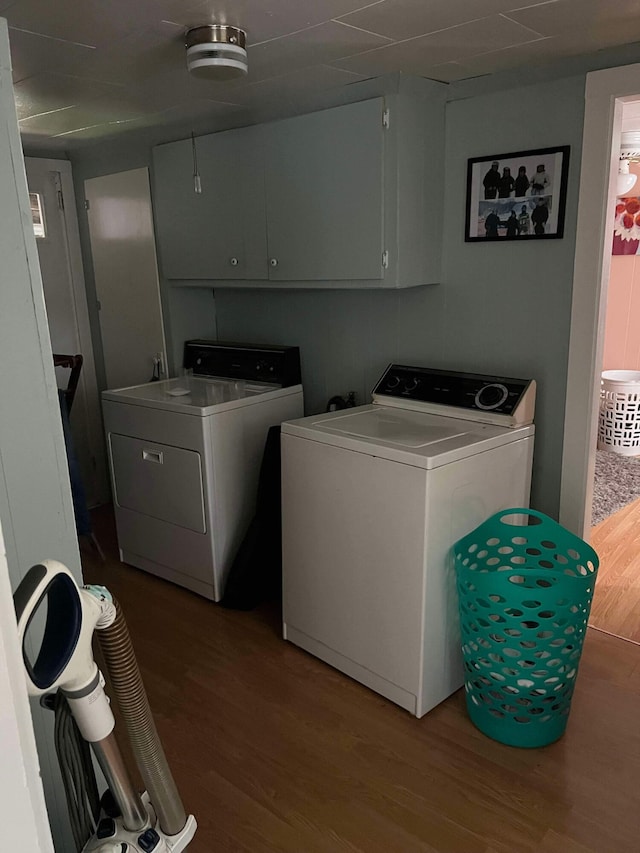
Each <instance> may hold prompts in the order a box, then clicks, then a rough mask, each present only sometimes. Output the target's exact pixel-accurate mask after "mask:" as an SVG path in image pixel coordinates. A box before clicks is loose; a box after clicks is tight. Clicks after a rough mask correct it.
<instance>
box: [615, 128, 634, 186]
mask: <svg viewBox="0 0 640 853" xmlns="http://www.w3.org/2000/svg"><path fill="white" fill-rule="evenodd" d="M639 161H640V131H637V130H628V131H625V132H624V133H623V134H622V135H621V137H620V166H619V167H618V185H617V188H616V195H617V196H626V195H629V193H630V192H631V190H632V189H633V188H634V186H635V184H636V181H637V179H638V176H637V175H634V174H632V173H631V172H629V163H630V162H631V163H637V162H639Z"/></svg>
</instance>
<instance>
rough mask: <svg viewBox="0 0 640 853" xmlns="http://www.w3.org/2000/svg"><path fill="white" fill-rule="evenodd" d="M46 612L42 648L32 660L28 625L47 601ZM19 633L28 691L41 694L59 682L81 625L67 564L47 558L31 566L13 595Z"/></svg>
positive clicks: (76, 598) (75, 587)
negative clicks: (28, 647) (29, 651)
mask: <svg viewBox="0 0 640 853" xmlns="http://www.w3.org/2000/svg"><path fill="white" fill-rule="evenodd" d="M45 601H46V607H47V615H46V621H45V626H44V634H43V636H42V642H41V644H40V651H39V652H38V654H37V657H36V659H35V661H32V660H31V659H30V657H29V655H28V653H27V649H26V637H27V633H28V630H29V626H30V625H31V622H32V620H33V618H34V617H35V615H36V613H37V612H38V610H39V609H40V608H41V607H42V606H43V605H44V604H45ZM13 604H14V607H15V611H16V619H17V621H18V636H19V639H20V645H21V646H22V658H23V661H24V666H25V670H26V673H27V682H28V688H29V693H31V694H32V695H35V696H38V695H41V694H43V693H46V692H47V691H49V690H52V689H54V688H55V687H57V686H58V683H59V681H60V680H61V676H62V675H63V673H64V671H65V669H66V668H67V666H68V665H69V663H70V661H71V659H72V658H73V655H74V652H75V650H76V646H77V644H78V639H79V637H80V629H81V627H82V603H81V600H80V592H79V590H78V587H77V584H76V582H75V580H74V578H73V576H72V574H71V572H70V571H69V570H68V569H67V567H66V566H63V565H62V563H58V562H57V561H56V560H44V561H43V562H42V563H38V564H37V565H35V566H32V567H31V568H30V569H29V571H28V572H27V574H26V575H25V576H24V578H23V579H22V581H21V582H20V585H19V586H18V588H17V589H16V591H15V593H14V595H13Z"/></svg>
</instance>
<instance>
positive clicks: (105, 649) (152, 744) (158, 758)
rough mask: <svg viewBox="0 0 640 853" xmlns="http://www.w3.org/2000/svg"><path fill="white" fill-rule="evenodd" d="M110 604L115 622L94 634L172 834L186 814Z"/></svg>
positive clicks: (125, 632) (127, 640) (124, 632)
mask: <svg viewBox="0 0 640 853" xmlns="http://www.w3.org/2000/svg"><path fill="white" fill-rule="evenodd" d="M113 603H114V605H115V607H116V618H115V621H114V622H113V623H112V624H111V625H109V627H108V628H103V629H101V630H99V631H97V632H96V633H97V636H98V641H99V643H100V649H101V650H102V654H103V656H104V661H105V665H106V668H107V670H108V673H109V677H110V681H111V686H112V688H113V692H114V695H115V698H116V700H117V702H118V705H119V707H120V711H121V712H122V719H123V721H124V724H125V726H126V729H127V734H128V736H129V741H130V743H131V748H132V750H133V754H134V757H135V760H136V763H137V765H138V769H139V770H140V775H141V776H142V781H143V782H144V784H145V787H146V789H147V793H148V794H149V797H150V799H151V803H152V804H153V808H154V809H155V812H156V815H157V817H158V821H159V823H160V827H161V829H162V831H163V832H164V833H166V834H167V835H175V834H176V833H178V832H180V830H181V829H182V828H183V827H184V825H185V823H186V822H187V815H186V812H185V809H184V806H183V804H182V800H181V799H180V794H179V793H178V789H177V788H176V784H175V782H174V780H173V776H172V775H171V770H170V769H169V765H168V763H167V759H166V756H165V754H164V750H163V748H162V744H161V743H160V738H159V737H158V732H157V730H156V726H155V723H154V721H153V716H152V714H151V708H150V707H149V700H148V699H147V694H146V692H145V689H144V684H143V683H142V676H141V675H140V670H139V668H138V663H137V661H136V656H135V653H134V651H133V645H132V643H131V637H130V636H129V629H128V628H127V623H126V621H125V618H124V615H123V613H122V610H121V608H120V605H119V604H118V602H117V601H116V600H115V598H114V600H113Z"/></svg>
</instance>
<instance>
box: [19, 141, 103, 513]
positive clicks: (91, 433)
mask: <svg viewBox="0 0 640 853" xmlns="http://www.w3.org/2000/svg"><path fill="white" fill-rule="evenodd" d="M30 161H34V162H37V163H38V164H40V165H41V166H43V167H44V168H45V169H48V170H49V171H51V172H58V173H59V174H60V182H61V189H62V198H63V208H62V214H63V216H62V219H63V223H64V232H65V235H66V251H67V259H68V263H69V272H70V276H71V296H72V299H73V305H74V312H75V317H74V321H75V326H76V330H77V333H78V342H79V344H80V352H81V353H82V359H83V362H82V371H81V373H80V379H79V384H80V386H81V388H82V391H83V394H82V402H81V404H82V405H83V406H84V417H85V420H86V424H87V440H88V442H89V447H90V451H91V455H92V456H93V458H94V459H95V468H94V474H95V480H94V486H95V496H96V498H97V501H98V503H104V502H105V501H108V500H109V497H110V492H109V486H108V481H107V468H106V459H105V453H104V447H103V439H102V417H101V413H100V412H101V409H100V395H99V393H98V380H97V376H96V366H95V357H94V353H93V337H92V335H91V323H90V321H89V309H88V306H87V289H86V285H85V278H84V267H83V265H82V250H81V247H80V230H79V228H78V215H77V212H76V195H75V190H74V186H73V172H72V166H71V161H70V160H54V159H50V158H47V157H25V170H27V169H28V165H29V162H30ZM75 354H76V353H70V355H75Z"/></svg>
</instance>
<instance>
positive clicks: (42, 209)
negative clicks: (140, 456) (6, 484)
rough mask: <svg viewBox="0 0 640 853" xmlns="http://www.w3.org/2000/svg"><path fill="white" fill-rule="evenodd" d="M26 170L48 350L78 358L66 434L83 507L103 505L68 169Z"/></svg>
mask: <svg viewBox="0 0 640 853" xmlns="http://www.w3.org/2000/svg"><path fill="white" fill-rule="evenodd" d="M25 166H26V172H27V182H28V185H29V194H30V197H31V199H30V200H31V209H32V215H33V219H34V230H35V232H36V245H37V247H38V257H39V260H40V270H41V273H42V284H43V288H44V297H45V302H46V306H47V320H48V324H49V334H50V337H51V349H52V352H53V353H60V354H63V355H76V354H78V353H79V354H81V355H82V357H83V365H82V371H81V373H80V381H79V383H78V389H77V392H76V396H75V399H74V401H73V408H72V410H71V428H72V432H73V439H74V446H75V450H76V454H77V456H78V461H79V463H80V470H81V474H82V481H83V484H84V488H85V491H86V494H87V501H88V503H89V505H90V506H93V505H95V504H99V503H103V502H104V501H106V500H108V497H109V490H108V485H107V471H106V459H105V455H104V445H103V440H102V421H101V416H100V398H99V395H98V386H97V382H96V373H95V365H94V358H93V345H92V341H91V330H90V326H89V315H88V311H87V300H86V291H85V285H84V274H83V270H82V260H81V256H80V243H79V236H78V221H77V216H76V208H75V194H74V191H73V179H72V176H71V164H70V163H69V161H68V160H46V159H39V158H34V157H27V158H26V159H25ZM69 373H70V371H69V369H68V368H62V367H59V368H56V378H57V381H58V387H59V388H66V387H67V384H68V381H69Z"/></svg>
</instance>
